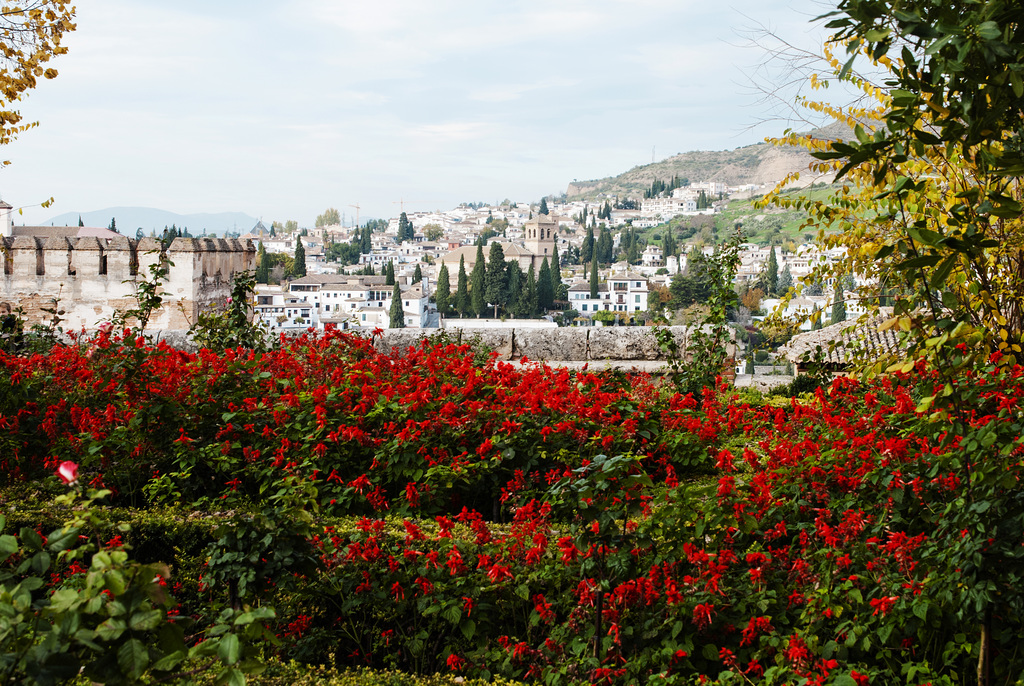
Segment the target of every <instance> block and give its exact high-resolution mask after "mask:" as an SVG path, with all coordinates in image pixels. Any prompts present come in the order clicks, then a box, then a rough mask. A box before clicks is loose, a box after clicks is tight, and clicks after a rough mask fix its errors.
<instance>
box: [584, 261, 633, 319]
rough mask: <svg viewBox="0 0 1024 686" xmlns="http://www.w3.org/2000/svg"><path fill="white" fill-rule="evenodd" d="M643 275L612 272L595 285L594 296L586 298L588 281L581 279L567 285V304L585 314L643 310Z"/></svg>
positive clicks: (587, 295)
mask: <svg viewBox="0 0 1024 686" xmlns="http://www.w3.org/2000/svg"><path fill="white" fill-rule="evenodd" d="M647 294H648V290H647V277H645V276H643V275H641V274H637V273H636V272H632V271H627V272H625V273H621V274H612V275H611V276H609V277H608V280H607V281H605V282H604V283H600V284H598V286H597V297H596V298H592V297H590V284H589V283H588V282H586V281H581V282H578V283H575V284H573V285H572V286H571V287H570V288H569V305H570V307H572V309H574V310H576V311H577V312H579V313H581V314H583V315H585V316H593V315H594V314H596V313H597V312H621V313H636V312H642V311H643V310H646V309H647Z"/></svg>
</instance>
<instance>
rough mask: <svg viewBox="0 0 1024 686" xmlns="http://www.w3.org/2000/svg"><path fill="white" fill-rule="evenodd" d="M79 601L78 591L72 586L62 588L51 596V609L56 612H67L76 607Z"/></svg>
mask: <svg viewBox="0 0 1024 686" xmlns="http://www.w3.org/2000/svg"><path fill="white" fill-rule="evenodd" d="M78 602H79V598H78V591H75V590H73V589H70V588H62V589H61V590H59V591H57V592H56V593H54V594H53V595H52V596H50V609H51V610H54V611H56V612H66V611H67V610H70V609H71V608H72V607H74V606H75V605H76V604H77V603H78Z"/></svg>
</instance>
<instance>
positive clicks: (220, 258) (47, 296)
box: [0, 236, 256, 330]
mask: <svg viewBox="0 0 1024 686" xmlns="http://www.w3.org/2000/svg"><path fill="white" fill-rule="evenodd" d="M0 249H2V251H3V258H4V259H3V266H4V269H3V281H2V282H0V301H3V302H9V303H11V305H12V307H15V308H17V307H21V308H22V309H23V310H24V312H25V318H26V320H27V322H28V324H30V325H31V324H35V323H39V322H42V321H45V320H47V319H48V318H49V316H50V315H48V314H47V313H45V312H43V311H42V309H43V308H46V307H52V305H53V299H54V298H57V299H59V301H60V308H61V309H62V310H64V315H63V318H64V321H63V322H62V326H63V327H64V328H65V329H67V330H77V329H81V328H94V327H96V326H97V325H98V324H100V323H102V322H104V321H107V320H109V319H110V318H111V317H112V316H113V315H114V313H115V312H118V311H124V310H127V309H129V308H132V307H136V306H137V301H136V300H135V297H134V294H135V286H136V283H137V282H138V280H139V279H147V280H148V279H151V272H150V265H155V264H158V263H159V261H160V260H161V259H166V260H169V261H170V263H172V264H170V265H169V267H168V274H167V277H166V279H164V280H163V282H162V283H161V289H160V292H161V293H166V294H167V295H164V303H165V304H164V306H163V307H162V308H160V310H158V311H157V312H156V313H155V314H154V316H153V318H152V319H151V320H150V325H149V326H150V328H152V329H187V328H188V327H189V325H190V323H191V322H194V321H195V319H196V316H197V315H198V314H199V312H200V311H201V309H202V308H204V307H206V306H208V305H210V304H213V303H219V302H224V300H225V299H226V298H227V296H228V295H229V294H230V292H231V279H232V277H233V275H234V274H235V273H236V272H239V271H244V270H249V269H253V268H254V267H255V262H256V250H255V248H253V246H252V243H251V242H249V241H245V242H244V243H243V242H241V241H238V240H230V241H229V240H224V239H195V238H176V239H175V240H174V241H173V242H172V243H171V245H170V247H169V248H168V249H167V250H166V251H164V252H161V244H160V242H159V241H157V240H155V239H153V238H143V239H142V240H138V241H136V240H133V239H129V238H114V239H100V238H61V237H50V238H32V237H27V236H19V237H16V238H13V239H11V238H6V239H2V243H0Z"/></svg>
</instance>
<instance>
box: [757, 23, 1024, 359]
mask: <svg viewBox="0 0 1024 686" xmlns="http://www.w3.org/2000/svg"><path fill="white" fill-rule="evenodd" d="M847 43H848V41H844V43H841V45H843V44H847ZM834 45H835V44H833V45H826V46H825V48H824V50H823V57H824V60H825V62H826V63H827V64H828V65H829V69H830V72H829V73H827V75H825V76H823V75H821V74H815V75H812V76H811V86H812V87H813V88H816V89H818V88H822V87H824V86H825V85H826V84H827V81H828V79H830V78H831V79H836V78H841V79H843V80H844V81H847V82H849V83H852V84H853V85H855V86H856V87H857V88H858V89H859V90H860V91H861V92H862V93H863V95H864V97H863V98H861V99H860V100H858V102H857V103H856V104H855V105H852V106H836V105H830V104H827V103H824V102H818V101H813V100H804V101H802V102H801V104H802V105H803V106H805V107H808V108H810V109H812V110H814V111H816V112H819V113H823V114H826V115H828V116H830V117H832V118H834V119H835V120H837V121H839V122H843V123H845V124H847V125H848V126H849V128H850V129H851V130H852V131H853V136H852V137H851V138H850V140H822V139H815V138H812V137H811V136H810V135H809V134H807V135H802V134H796V133H792V132H788V131H787V132H786V134H785V135H784V136H783V137H781V138H778V139H773V140H772V142H774V143H776V144H781V145H797V146H801V147H804V148H805V149H807V150H809V151H810V152H811V154H812V155H813V156H814V157H815V158H817V160H816V161H815V162H814V163H813V164H812V165H811V171H813V172H815V173H817V174H825V175H835V176H837V177H838V179H837V183H835V184H833V186H832V187H831V190H830V192H829V193H828V194H827V195H826V197H821V196H820V195H817V196H811V195H808V194H793V193H792V192H786V191H785V187H786V186H787V185H788V184H789V183H790V182H791V181H793V180H794V177H798V176H799V174H794V175H791V176H790V177H789V178H787V179H785V180H784V181H783V182H782V183H780V184H779V185H778V186H777V187H776V188H775V190H774V191H772V192H771V193H769V194H768V195H766V196H765V198H764V199H763V200H762V203H763V204H766V205H767V204H776V205H780V206H784V207H790V208H797V209H802V210H804V211H806V212H807V214H808V219H807V221H806V223H805V227H807V228H813V229H816V231H817V237H818V242H819V245H821V246H822V247H824V248H826V249H831V248H842V249H843V250H844V251H845V254H846V259H845V260H842V261H840V262H834V263H823V264H821V265H820V266H818V268H817V269H816V270H815V272H814V273H813V274H812V275H810V276H808V277H806V278H805V279H804V283H805V284H810V283H815V282H819V283H820V282H825V281H826V280H828V279H831V278H834V279H840V278H842V277H844V276H845V275H847V274H850V273H855V274H857V275H858V276H859V277H861V279H862V281H863V282H864V283H865V285H863V286H861V287H860V288H859V289H858V294H857V297H859V298H860V304H861V305H863V306H864V309H865V311H866V314H864V315H863V317H862V321H863V320H866V319H868V318H870V317H872V316H873V315H877V314H878V313H879V312H884V313H885V314H887V315H890V316H889V317H887V319H888V321H886V322H885V323H884V324H882V327H883V328H892V329H894V330H896V331H899V332H901V334H902V338H903V342H902V345H901V346H899V347H897V348H895V349H893V350H890V351H889V352H888V354H887V355H886V354H882V355H879V352H880V351H878V350H877V349H876V350H872V357H871V359H862V360H861V362H862V363H864V364H865V366H866V368H867V370H868V371H869V372H873V373H877V372H879V371H882V370H884V369H887V368H888V369H894V368H904V367H905V368H908V369H909V366H910V365H912V364H913V361H914V360H915V359H919V358H921V357H924V358H929V359H931V360H932V361H935V359H936V356H940V355H947V352H948V349H949V347H951V346H955V345H957V344H960V343H964V344H966V346H967V352H968V353H969V356H970V355H974V356H979V357H980V356H982V355H984V356H986V357H987V356H989V355H990V354H991V353H992V352H993V351H996V350H999V351H1002V353H1003V354H1004V355H1005V356H1006V357H1005V359H1006V361H1008V362H1012V361H1013V360H1014V358H1015V356H1016V355H1018V354H1019V353H1020V350H1021V348H1020V346H1021V339H1022V335H1024V221H1022V219H1021V216H1020V207H1021V201H1022V189H1021V183H1020V178H1019V177H1018V176H1016V175H1014V174H1007V173H1005V171H1004V170H1000V169H997V168H995V167H993V166H992V165H987V164H984V163H983V162H982V160H981V156H980V154H979V150H978V148H980V147H982V146H985V147H987V148H989V149H991V147H992V146H993V144H992V143H991V142H986V143H979V144H978V146H976V147H970V146H968V147H964V146H962V145H961V144H960V141H952V142H951V141H942V140H941V139H940V133H941V131H940V122H937V121H936V119H937V118H938V117H940V116H941V115H942V112H941V111H938V110H934V109H932V108H927V107H925V108H920V109H919V110H918V111H917V112H916V113H915V114H916V119H915V122H914V127H913V129H911V136H910V137H908V138H906V139H905V140H902V141H897V143H896V144H895V145H892V146H891V147H889V148H888V149H887V151H886V154H884V155H871V154H866V153H864V152H863V151H864V150H865V149H869V150H870V149H871V147H872V146H873V145H879V144H881V143H883V142H888V141H889V140H890V139H891V138H892V136H893V132H892V130H891V129H890V128H889V127H888V126H887V125H886V123H887V120H888V119H889V118H891V116H892V113H893V111H894V110H898V109H899V108H901V107H904V105H905V104H906V100H907V98H908V95H907V94H905V93H904V92H903V91H901V90H899V89H893V88H891V87H882V86H879V85H877V82H876V81H874V80H871V81H869V80H868V79H865V78H863V77H860V76H858V75H856V74H855V73H854V72H852V71H851V70H849V69H846V68H845V65H844V64H843V63H842V62H841V61H840V60H839V58H838V57H837V56H836V55H835V54H834V51H833V47H834ZM860 50H861V52H862V53H863V54H864V57H865V59H867V60H871V62H872V64H873V66H874V67H875V68H876V69H877V70H880V71H881V72H882V73H883V74H884V76H883V77H882V81H883V82H885V81H889V82H890V83H891V82H892V78H893V77H894V76H895V75H897V74H899V73H900V72H901V70H904V69H905V68H906V65H905V63H904V61H903V59H901V58H899V57H896V58H890V57H889V56H888V55H885V54H882V55H879V56H878V57H877V58H875V59H872V57H871V55H870V54H868V51H867V50H866V49H864V48H863V47H862V48H860ZM996 145H998V144H996ZM791 297H792V296H791ZM889 306H891V307H892V309H891V310H890V309H888V307H889Z"/></svg>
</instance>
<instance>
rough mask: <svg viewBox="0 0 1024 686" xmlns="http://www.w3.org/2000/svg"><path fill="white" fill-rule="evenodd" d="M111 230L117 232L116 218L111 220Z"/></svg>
mask: <svg viewBox="0 0 1024 686" xmlns="http://www.w3.org/2000/svg"><path fill="white" fill-rule="evenodd" d="M110 230H111V231H117V220H116V219H115V218H114V217H111V218H110Z"/></svg>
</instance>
